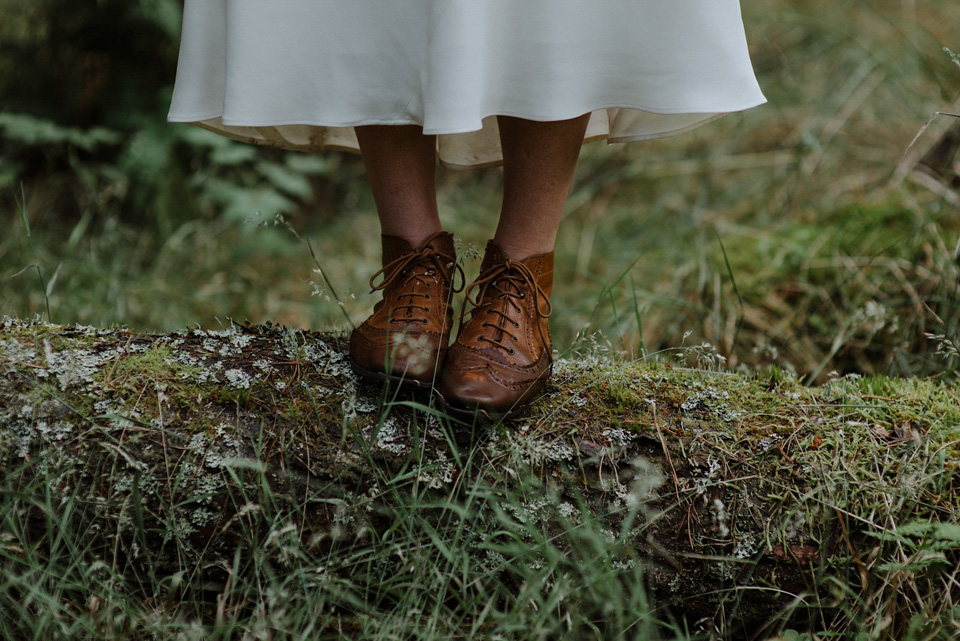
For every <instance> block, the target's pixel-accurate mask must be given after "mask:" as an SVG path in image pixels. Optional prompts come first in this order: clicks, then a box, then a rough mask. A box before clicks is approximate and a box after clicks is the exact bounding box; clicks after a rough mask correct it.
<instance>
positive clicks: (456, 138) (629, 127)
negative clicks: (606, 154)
mask: <svg viewBox="0 0 960 641" xmlns="http://www.w3.org/2000/svg"><path fill="white" fill-rule="evenodd" d="M763 102H764V98H763V94H762V93H761V92H760V88H759V87H758V86H757V81H756V79H755V77H754V73H753V69H752V66H751V64H750V58H749V54H748V52H747V43H746V38H745V37H744V32H743V22H742V19H741V16H740V5H739V2H738V0H186V7H185V13H184V24H183V36H182V41H181V47H180V61H179V66H178V68H177V78H176V85H175V89H174V94H173V103H172V105H171V108H170V114H169V120H170V121H173V122H189V123H194V124H197V125H200V126H202V127H205V128H208V129H211V130H213V131H216V132H218V133H222V134H224V135H227V136H230V137H232V138H236V139H238V140H243V141H246V142H252V143H257V144H264V145H271V146H277V147H283V148H287V149H298V150H303V151H314V150H320V149H328V148H334V149H347V150H353V151H356V150H357V140H356V136H355V135H354V132H353V127H354V126H355V125H366V124H418V125H422V126H423V130H424V133H427V134H438V144H437V146H438V153H439V155H440V160H441V162H443V163H444V164H446V165H448V166H455V167H479V166H486V165H493V164H497V163H498V162H500V160H501V152H500V143H499V139H498V133H497V127H496V118H495V116H496V115H510V116H519V117H522V118H527V119H531V120H544V121H546V120H563V119H567V118H574V117H576V116H579V115H582V114H585V113H591V118H590V124H589V127H588V130H587V135H586V139H588V140H592V139H606V140H608V141H609V142H628V141H634V140H642V139H647V138H655V137H660V136H667V135H671V134H675V133H680V132H682V131H687V130H689V129H692V128H693V127H696V126H698V125H701V124H703V123H705V122H708V121H710V120H713V119H715V118H717V117H719V116H721V115H723V114H725V113H729V112H732V111H739V110H742V109H747V108H749V107H753V106H756V105H758V104H761V103H763Z"/></svg>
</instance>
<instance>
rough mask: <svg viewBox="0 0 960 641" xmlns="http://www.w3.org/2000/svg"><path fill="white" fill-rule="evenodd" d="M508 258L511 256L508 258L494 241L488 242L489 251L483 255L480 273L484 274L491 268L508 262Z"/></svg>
mask: <svg viewBox="0 0 960 641" xmlns="http://www.w3.org/2000/svg"><path fill="white" fill-rule="evenodd" d="M508 258H509V256H507V254H506V252H504V251H503V250H502V249H500V248H499V247H498V246H497V245H496V244H495V243H494V242H493V241H492V240H490V241H488V242H487V249H486V251H485V252H484V254H483V262H482V263H481V264H480V273H481V274H483V273H484V272H485V271H487V270H488V269H490V268H491V267H493V266H495V265H499V264H500V263H504V262H506V261H507V259H508Z"/></svg>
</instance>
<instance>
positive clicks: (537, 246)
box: [494, 114, 590, 260]
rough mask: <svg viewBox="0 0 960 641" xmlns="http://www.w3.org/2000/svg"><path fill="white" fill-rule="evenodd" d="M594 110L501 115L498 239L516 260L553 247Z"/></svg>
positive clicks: (548, 250)
mask: <svg viewBox="0 0 960 641" xmlns="http://www.w3.org/2000/svg"><path fill="white" fill-rule="evenodd" d="M589 119H590V116H589V114H585V115H583V116H580V117H578V118H573V119H572V120H561V121H556V122H535V121H531V120H523V119H520V118H513V117H507V116H499V117H498V118H497V122H498V124H499V127H500V144H501V146H502V148H503V207H502V209H501V212H500V222H499V224H498V225H497V232H496V235H495V236H494V242H496V244H497V245H498V246H499V247H500V248H501V249H502V250H503V251H504V252H506V253H507V255H508V256H510V258H512V259H514V260H523V259H525V258H529V257H530V256H536V255H539V254H545V253H548V252H551V251H553V245H554V242H555V241H556V238H557V228H558V227H559V226H560V217H561V216H562V215H563V207H564V204H565V203H566V201H567V195H568V194H569V192H570V185H571V183H572V182H573V171H574V169H575V168H576V166H577V158H578V157H579V155H580V147H581V145H582V144H583V136H584V133H585V132H586V129H587V122H588V121H589Z"/></svg>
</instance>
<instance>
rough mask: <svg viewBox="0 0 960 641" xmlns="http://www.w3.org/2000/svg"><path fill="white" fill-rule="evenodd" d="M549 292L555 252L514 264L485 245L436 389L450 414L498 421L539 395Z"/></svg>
mask: <svg viewBox="0 0 960 641" xmlns="http://www.w3.org/2000/svg"><path fill="white" fill-rule="evenodd" d="M552 288H553V252H550V253H549V254H542V255H539V256H533V257H531V258H527V259H526V260H522V261H514V260H510V259H509V258H508V257H507V255H506V254H505V253H504V252H503V250H501V249H500V248H499V247H498V246H497V245H495V244H494V243H493V241H490V242H489V243H488V244H487V250H486V255H485V256H484V259H483V264H482V266H481V267H480V277H479V278H478V279H477V280H476V281H474V282H473V283H472V284H471V285H470V287H468V288H467V301H465V302H464V305H466V303H467V302H469V303H471V304H472V305H473V306H474V307H473V309H472V311H471V312H470V318H469V320H467V321H466V322H463V321H462V317H461V325H460V331H459V333H458V335H457V340H456V342H455V343H454V344H453V345H452V346H451V347H450V350H449V351H448V352H447V359H446V361H445V362H444V365H443V370H442V373H441V376H440V384H439V385H438V391H439V393H440V396H441V398H442V399H443V401H444V403H445V404H446V406H447V408H448V409H449V410H450V411H451V412H452V413H454V414H461V415H463V414H473V413H474V412H480V413H482V414H484V415H486V416H487V417H489V418H493V419H497V418H501V417H503V416H505V415H507V414H508V413H510V412H511V411H513V410H515V409H518V408H519V407H521V406H523V405H525V404H526V403H529V402H530V401H531V400H532V399H533V398H534V397H535V396H536V395H537V394H539V393H540V391H541V390H542V389H543V386H544V385H545V384H546V382H547V379H548V378H549V376H550V367H551V363H552V362H553V355H552V353H551V342H550V328H549V325H548V322H547V319H548V318H549V316H550V312H551V307H550V293H551V291H552ZM473 290H476V292H477V293H476V296H475V297H471V296H470V293H471V291H473Z"/></svg>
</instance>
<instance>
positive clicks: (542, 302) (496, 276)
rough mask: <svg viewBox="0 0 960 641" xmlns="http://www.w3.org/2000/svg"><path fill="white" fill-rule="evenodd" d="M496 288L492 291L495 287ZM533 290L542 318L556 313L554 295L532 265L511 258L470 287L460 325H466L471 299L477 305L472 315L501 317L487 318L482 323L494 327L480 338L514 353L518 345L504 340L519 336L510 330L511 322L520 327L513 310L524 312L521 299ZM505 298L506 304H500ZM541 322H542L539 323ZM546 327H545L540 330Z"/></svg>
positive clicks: (536, 307)
mask: <svg viewBox="0 0 960 641" xmlns="http://www.w3.org/2000/svg"><path fill="white" fill-rule="evenodd" d="M474 289H476V290H477V294H476V296H471V291H473V290H474ZM491 290H492V291H491ZM528 291H530V292H532V294H533V307H534V309H535V310H536V313H537V316H538V317H539V318H549V317H550V315H551V314H552V313H553V306H552V305H551V304H550V297H549V296H547V293H546V292H545V291H544V290H543V288H542V287H540V285H539V284H538V283H537V279H536V277H534V275H533V272H531V271H530V268H529V267H527V266H526V265H524V264H523V263H519V262H516V261H513V260H510V259H509V258H508V259H507V260H506V261H505V262H503V263H501V264H500V265H498V266H497V267H495V268H494V269H492V270H491V271H490V273H488V274H486V275H484V276H482V277H480V278H478V279H477V280H475V281H473V282H472V283H471V284H470V286H469V287H467V291H466V300H465V301H464V306H463V307H462V308H461V310H460V326H461V327H463V315H464V311H465V310H466V305H467V303H470V304H471V305H473V310H472V311H471V319H473V318H476V317H477V315H479V314H482V313H486V314H492V315H494V316H496V317H498V318H497V319H496V320H495V321H494V322H493V323H490V322H487V321H484V322H483V323H481V325H480V326H481V327H482V328H485V329H491V330H493V331H492V332H491V333H490V335H488V334H486V333H484V334H481V335H479V336H478V337H477V340H479V341H483V342H487V343H490V344H491V345H493V346H494V347H498V348H500V349H502V350H504V351H505V352H507V353H508V354H513V353H514V349H513V348H512V347H510V346H509V345H505V344H504V342H505V340H506V339H507V338H509V339H511V340H512V341H513V342H514V343H516V342H517V341H518V340H519V336H517V335H516V334H514V333H513V332H511V331H510V329H509V328H508V326H512V327H513V328H514V329H519V328H520V323H518V322H516V321H515V320H513V318H511V316H510V313H509V312H510V311H513V312H515V313H521V312H522V307H521V303H520V302H519V301H521V300H525V299H526V297H527V292H528ZM498 302H502V304H499V305H498V304H497V303H498ZM538 325H539V323H538ZM540 331H541V332H542V331H543V330H542V329H541V330H540Z"/></svg>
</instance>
